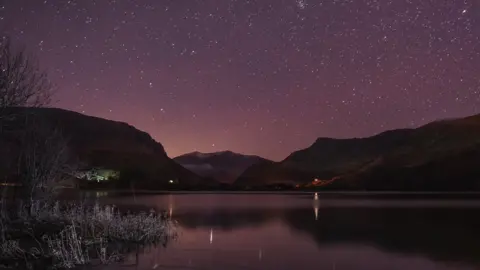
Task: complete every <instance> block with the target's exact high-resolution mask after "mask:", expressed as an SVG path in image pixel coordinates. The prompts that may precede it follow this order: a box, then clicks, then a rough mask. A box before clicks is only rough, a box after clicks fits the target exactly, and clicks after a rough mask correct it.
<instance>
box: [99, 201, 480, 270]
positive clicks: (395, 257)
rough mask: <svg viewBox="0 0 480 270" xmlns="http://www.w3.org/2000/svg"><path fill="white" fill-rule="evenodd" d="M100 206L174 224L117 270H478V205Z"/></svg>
mask: <svg viewBox="0 0 480 270" xmlns="http://www.w3.org/2000/svg"><path fill="white" fill-rule="evenodd" d="M102 200H104V201H105V202H107V203H115V204H139V205H148V206H151V207H155V208H157V209H163V210H165V211H168V213H169V214H170V215H171V216H172V218H173V219H175V220H176V221H177V222H178V230H179V236H178V239H176V240H173V241H172V242H170V243H169V244H168V245H167V247H165V248H164V247H159V248H151V249H148V250H144V251H142V252H140V253H139V254H132V255H131V256H130V257H129V258H128V261H127V262H126V263H125V265H129V266H126V267H121V269H140V270H143V269H145V270H146V269H212V270H226V269H232V270H234V269H252V270H253V269H259V270H260V269H261V270H281V269H296V270H297V269H298V270H300V269H305V270H309V269H312V270H317V269H336V270H348V269H365V270H376V269H379V270H380V269H381V270H385V269H412V270H414V269H421V270H428V269H439V270H440V269H479V268H480V233H478V232H479V230H480V226H479V225H480V222H479V221H478V218H477V217H478V216H479V214H480V211H479V210H480V203H479V202H478V201H477V202H476V201H466V200H455V201H448V200H398V199H397V200H379V199H376V200H372V199H362V198H354V199H352V198H350V199H338V198H337V199H334V198H324V197H322V195H320V196H319V199H318V200H314V196H313V194H304V195H274V194H272V195H245V194H243V195H242V194H237V195H235V194H198V195H197V194H195V195H192V194H189V195H187V194H184V195H181V194H178V195H150V196H140V197H139V196H137V197H136V198H132V197H108V198H103V199H102ZM107 269H119V266H112V267H109V268H107Z"/></svg>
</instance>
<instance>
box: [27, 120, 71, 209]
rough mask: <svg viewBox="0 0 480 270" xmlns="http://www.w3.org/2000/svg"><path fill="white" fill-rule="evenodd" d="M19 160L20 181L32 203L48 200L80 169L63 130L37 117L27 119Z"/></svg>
mask: <svg viewBox="0 0 480 270" xmlns="http://www.w3.org/2000/svg"><path fill="white" fill-rule="evenodd" d="M25 121H26V125H25V130H24V132H23V134H24V136H23V138H22V143H21V144H22V147H21V153H20V158H19V166H18V172H19V179H20V183H21V184H22V186H23V187H24V190H25V191H27V192H28V194H27V195H28V197H29V198H30V201H31V202H33V201H35V200H41V201H48V200H49V199H51V198H53V195H54V194H55V191H56V190H57V189H58V188H60V187H61V185H62V183H65V182H66V181H68V180H70V179H72V177H73V175H74V172H75V170H76V168H75V166H74V164H76V162H74V160H73V159H72V155H70V151H69V147H68V142H67V140H66V139H65V138H64V137H63V136H62V133H61V131H60V130H59V129H56V128H52V127H51V126H50V125H48V124H47V123H45V122H44V121H42V119H39V116H36V115H27V116H26V117H25Z"/></svg>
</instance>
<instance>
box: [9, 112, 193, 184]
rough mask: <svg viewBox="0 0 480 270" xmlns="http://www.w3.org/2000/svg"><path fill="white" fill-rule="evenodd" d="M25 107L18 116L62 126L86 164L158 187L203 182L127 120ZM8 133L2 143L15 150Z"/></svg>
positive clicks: (11, 126)
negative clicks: (171, 181)
mask: <svg viewBox="0 0 480 270" xmlns="http://www.w3.org/2000/svg"><path fill="white" fill-rule="evenodd" d="M20 110H22V111H20ZM24 110H25V109H15V110H13V112H14V113H15V114H17V116H18V115H28V117H35V118H36V119H39V120H40V121H42V122H44V123H45V124H46V125H48V127H49V128H58V129H60V131H61V132H62V135H63V137H64V138H65V139H66V140H67V141H68V145H69V148H70V151H71V152H72V155H74V156H75V158H77V159H78V161H79V163H80V164H82V167H84V168H90V167H102V168H108V169H112V170H117V171H120V172H121V174H122V173H123V175H124V176H125V175H128V177H131V178H135V179H132V180H133V181H135V182H136V184H138V185H139V186H148V187H159V186H162V185H166V184H167V183H168V182H169V181H170V180H171V179H175V180H178V182H179V183H180V184H182V185H196V184H199V183H200V182H201V178H200V177H198V176H197V175H195V174H193V173H191V172H190V171H188V170H186V169H184V168H183V167H182V166H180V165H178V164H177V163H175V162H174V161H173V160H171V159H170V158H169V157H168V156H167V154H166V153H165V150H164V148H163V146H162V145H161V144H160V143H158V142H156V141H155V140H153V139H152V138H151V137H150V135H149V134H147V133H145V132H143V131H140V130H138V129H136V128H134V127H133V126H130V125H128V124H126V123H122V122H116V121H111V120H106V119H102V118H98V117H92V116H87V115H84V114H80V113H76V112H72V111H67V110H62V109H56V108H29V109H27V111H26V114H25V111H24ZM19 112H22V113H21V114H20V113H19ZM22 120H23V116H22V117H17V118H16V119H15V120H14V121H9V122H5V123H4V124H3V127H4V128H5V129H7V130H15V129H18V126H19V124H20V123H21V121H22ZM9 134H12V133H11V132H3V133H2V143H3V145H7V146H8V144H10V147H9V149H10V154H14V153H12V151H13V152H15V151H16V150H14V149H15V147H12V142H15V138H14V137H13V138H12V136H11V135H9ZM9 136H10V137H9ZM5 148H7V147H5ZM4 154H6V153H5V152H4Z"/></svg>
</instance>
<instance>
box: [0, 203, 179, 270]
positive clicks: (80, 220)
mask: <svg viewBox="0 0 480 270" xmlns="http://www.w3.org/2000/svg"><path fill="white" fill-rule="evenodd" d="M17 205H18V209H16V211H14V212H13V213H9V214H6V213H5V211H3V213H2V215H1V217H2V218H1V224H2V228H4V230H2V231H3V232H2V234H3V235H4V236H3V237H2V238H1V240H0V251H1V253H2V254H1V255H0V261H12V260H25V261H28V260H38V259H45V258H48V259H49V260H51V265H50V266H49V267H51V268H74V267H76V266H79V265H86V264H109V263H112V262H117V261H119V260H121V259H122V257H123V256H122V255H123V254H125V253H126V252H128V248H129V247H131V246H132V245H137V246H138V245H140V246H145V245H148V244H166V242H167V241H168V240H169V239H171V238H172V237H174V236H175V226H174V224H173V222H172V221H170V220H169V219H167V218H166V217H165V216H164V215H162V214H157V213H155V212H154V211H150V212H149V213H143V212H142V213H121V212H120V211H118V210H117V209H116V208H115V207H113V206H105V207H100V206H99V205H98V204H96V205H91V206H87V205H84V204H70V205H61V204H60V203H59V202H55V203H53V204H47V203H40V202H34V203H31V204H29V205H28V206H27V205H26V204H22V203H19V204H17ZM13 228H15V229H13ZM25 240H26V241H25ZM24 242H26V244H23V243H24Z"/></svg>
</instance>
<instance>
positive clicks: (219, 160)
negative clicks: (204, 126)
mask: <svg viewBox="0 0 480 270" xmlns="http://www.w3.org/2000/svg"><path fill="white" fill-rule="evenodd" d="M174 160H175V161H176V162H177V163H179V164H180V165H182V166H183V167H185V168H186V169H188V170H190V171H192V172H194V173H195V174H197V175H200V176H202V177H206V178H210V179H214V180H216V181H218V182H221V183H227V184H232V183H233V182H234V181H235V180H236V179H237V178H238V177H239V176H240V175H241V174H242V173H243V172H244V171H245V169H247V168H248V167H250V166H252V165H254V164H259V163H264V162H268V161H267V160H266V159H264V158H261V157H259V156H253V155H243V154H238V153H234V152H231V151H223V152H215V153H199V152H193V153H188V154H185V155H181V156H178V157H176V158H174Z"/></svg>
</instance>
